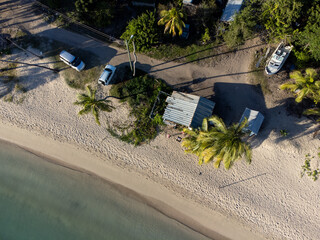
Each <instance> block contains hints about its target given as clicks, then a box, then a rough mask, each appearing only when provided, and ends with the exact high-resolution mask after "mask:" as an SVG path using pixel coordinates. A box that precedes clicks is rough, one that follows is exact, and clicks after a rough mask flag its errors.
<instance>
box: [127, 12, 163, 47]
mask: <svg viewBox="0 0 320 240" xmlns="http://www.w3.org/2000/svg"><path fill="white" fill-rule="evenodd" d="M157 28H158V27H157V23H156V18H155V12H149V11H147V12H146V13H143V14H142V15H140V16H139V17H138V18H137V19H132V20H131V21H130V22H129V24H128V26H127V27H126V30H125V32H124V33H123V34H122V35H121V39H127V40H129V39H130V37H131V36H132V35H134V43H135V46H136V49H137V50H138V51H141V52H145V51H148V50H149V49H150V48H151V47H152V46H153V45H155V44H157V43H158V37H159V35H158V29H157Z"/></svg>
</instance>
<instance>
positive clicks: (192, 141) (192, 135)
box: [181, 118, 208, 164]
mask: <svg viewBox="0 0 320 240" xmlns="http://www.w3.org/2000/svg"><path fill="white" fill-rule="evenodd" d="M200 131H203V132H207V131H208V119H207V118H205V119H203V122H202V128H201V129H195V130H190V129H188V128H184V129H183V132H184V133H185V134H187V135H188V136H187V137H186V138H184V139H183V140H182V144H181V145H182V146H183V147H184V148H185V152H186V153H193V154H195V155H197V156H198V157H199V164H202V161H201V158H200V154H201V152H202V151H203V147H202V145H201V142H200V141H198V140H197V139H198V137H199V134H200Z"/></svg>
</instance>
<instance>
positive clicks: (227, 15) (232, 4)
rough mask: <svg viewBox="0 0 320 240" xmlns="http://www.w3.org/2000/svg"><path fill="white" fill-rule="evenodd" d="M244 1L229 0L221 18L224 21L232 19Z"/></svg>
mask: <svg viewBox="0 0 320 240" xmlns="http://www.w3.org/2000/svg"><path fill="white" fill-rule="evenodd" d="M242 3H243V0H229V1H228V3H227V5H226V7H225V9H224V11H223V14H222V16H221V19H220V20H221V21H224V22H230V21H232V20H233V17H234V15H235V14H236V13H237V12H239V11H240V9H241V6H242Z"/></svg>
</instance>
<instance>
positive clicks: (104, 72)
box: [99, 70, 112, 81]
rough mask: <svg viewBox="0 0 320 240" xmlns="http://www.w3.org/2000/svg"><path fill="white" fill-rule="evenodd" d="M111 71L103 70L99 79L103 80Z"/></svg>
mask: <svg viewBox="0 0 320 240" xmlns="http://www.w3.org/2000/svg"><path fill="white" fill-rule="evenodd" d="M111 73H112V72H111V71H107V70H103V72H102V74H101V76H100V78H99V80H103V81H105V80H106V79H107V78H108V77H109V75H110V74H111Z"/></svg>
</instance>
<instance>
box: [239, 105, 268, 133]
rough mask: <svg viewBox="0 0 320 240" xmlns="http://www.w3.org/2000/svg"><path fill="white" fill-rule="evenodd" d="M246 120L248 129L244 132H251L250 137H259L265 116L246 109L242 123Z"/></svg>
mask: <svg viewBox="0 0 320 240" xmlns="http://www.w3.org/2000/svg"><path fill="white" fill-rule="evenodd" d="M244 118H247V119H248V127H246V128H245V129H244V130H246V131H248V132H250V136H252V135H253V134H254V135H257V134H258V132H259V129H260V127H261V125H262V122H263V120H264V116H263V115H262V114H261V113H260V112H258V111H255V110H252V109H250V108H246V109H245V110H244V112H243V114H242V116H241V119H240V123H241V122H242V121H243V120H244Z"/></svg>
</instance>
